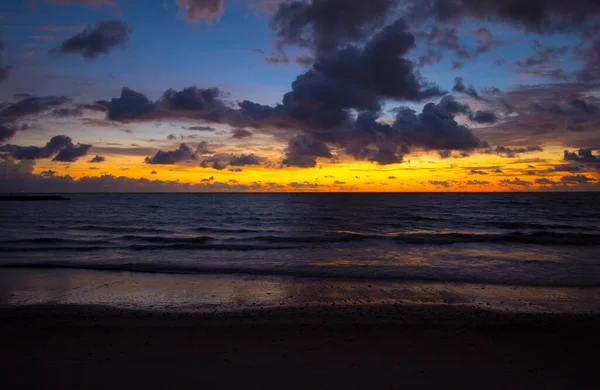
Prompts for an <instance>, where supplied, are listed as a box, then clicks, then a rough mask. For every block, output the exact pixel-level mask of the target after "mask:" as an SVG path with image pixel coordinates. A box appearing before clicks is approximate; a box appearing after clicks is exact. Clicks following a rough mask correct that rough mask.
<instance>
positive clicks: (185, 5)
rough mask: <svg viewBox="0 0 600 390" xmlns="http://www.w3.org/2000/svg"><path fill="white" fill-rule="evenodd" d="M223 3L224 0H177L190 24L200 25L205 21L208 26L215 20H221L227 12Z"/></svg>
mask: <svg viewBox="0 0 600 390" xmlns="http://www.w3.org/2000/svg"><path fill="white" fill-rule="evenodd" d="M223 3H224V0H177V5H178V6H179V7H180V8H181V9H182V10H183V12H184V13H185V18H186V20H187V21H188V22H190V23H199V22H200V21H201V20H202V19H204V21H205V22H206V24H212V21H213V19H219V18H220V17H221V15H222V14H223V12H224V11H225V9H224V7H223Z"/></svg>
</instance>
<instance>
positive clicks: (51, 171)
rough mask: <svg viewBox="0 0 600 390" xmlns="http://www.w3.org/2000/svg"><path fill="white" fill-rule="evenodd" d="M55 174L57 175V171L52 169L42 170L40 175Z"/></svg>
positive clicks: (48, 175) (49, 175)
mask: <svg viewBox="0 0 600 390" xmlns="http://www.w3.org/2000/svg"><path fill="white" fill-rule="evenodd" d="M55 175H56V171H53V170H51V169H49V170H47V171H42V172H40V176H42V177H53V176H55Z"/></svg>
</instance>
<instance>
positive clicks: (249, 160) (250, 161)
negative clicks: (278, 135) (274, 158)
mask: <svg viewBox="0 0 600 390" xmlns="http://www.w3.org/2000/svg"><path fill="white" fill-rule="evenodd" d="M229 165H231V166H234V167H243V166H246V165H260V158H258V157H256V156H255V155H253V154H242V155H240V156H232V158H231V161H230V162H229Z"/></svg>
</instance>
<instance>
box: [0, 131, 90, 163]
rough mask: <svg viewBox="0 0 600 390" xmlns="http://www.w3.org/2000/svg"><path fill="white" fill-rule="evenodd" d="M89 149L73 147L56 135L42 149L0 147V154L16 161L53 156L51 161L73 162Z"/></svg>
mask: <svg viewBox="0 0 600 390" xmlns="http://www.w3.org/2000/svg"><path fill="white" fill-rule="evenodd" d="M91 148H92V145H87V144H76V145H75V144H73V141H72V140H71V138H70V137H67V136H65V135H56V136H54V137H52V138H51V139H50V141H48V143H46V145H45V146H43V147H37V146H17V145H5V146H1V147H0V152H8V153H9V154H10V155H11V156H12V157H13V158H15V159H17V160H37V159H40V158H51V157H53V156H55V157H54V158H53V160H52V161H62V162H74V161H76V160H77V159H78V158H80V157H83V156H85V155H86V154H87V153H88V152H89V151H90V149H91Z"/></svg>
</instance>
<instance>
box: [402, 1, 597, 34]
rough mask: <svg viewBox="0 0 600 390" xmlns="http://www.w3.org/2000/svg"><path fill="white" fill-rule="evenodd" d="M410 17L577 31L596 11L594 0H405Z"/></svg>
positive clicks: (529, 29)
mask: <svg viewBox="0 0 600 390" xmlns="http://www.w3.org/2000/svg"><path fill="white" fill-rule="evenodd" d="M407 3H408V6H407V8H409V12H408V13H409V15H410V16H411V20H413V21H414V22H415V23H418V22H419V21H420V20H423V19H434V20H436V21H437V22H442V23H445V22H450V21H456V20H460V19H463V18H468V17H472V18H480V19H487V20H499V21H508V22H511V23H512V24H514V25H516V26H519V27H522V28H524V29H526V30H528V31H534V32H540V33H552V32H557V31H577V30H583V29H584V28H585V27H586V26H589V23H588V22H594V21H595V18H597V17H598V16H599V15H600V4H599V3H598V2H597V1H594V0H573V1H564V0H543V1H542V0H532V1H521V0H482V1H474V0H412V1H407Z"/></svg>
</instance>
